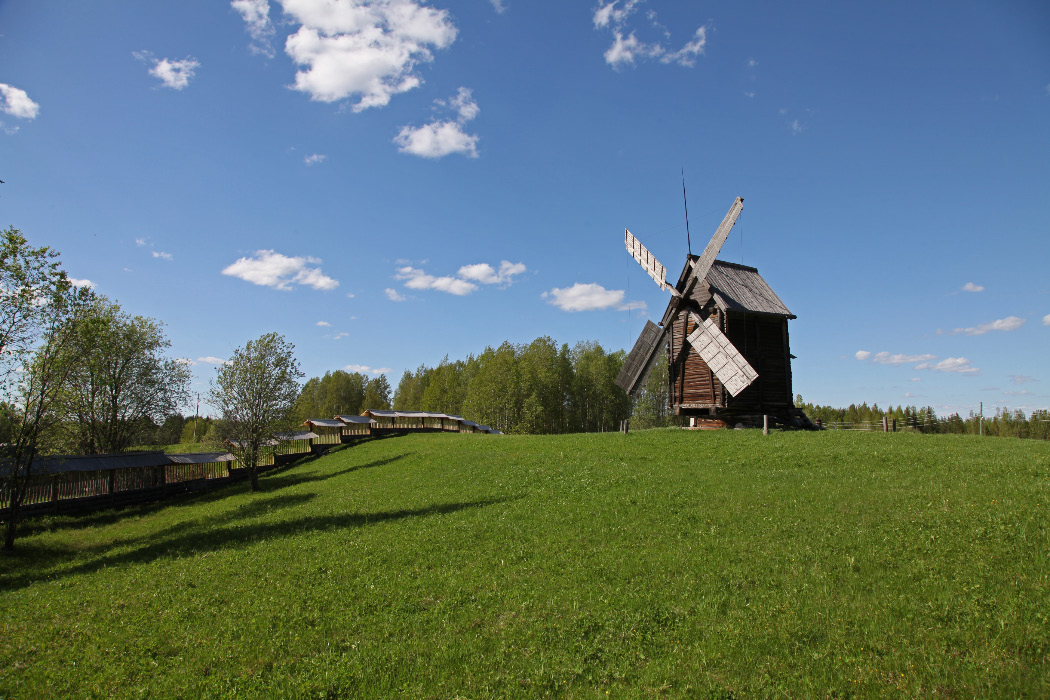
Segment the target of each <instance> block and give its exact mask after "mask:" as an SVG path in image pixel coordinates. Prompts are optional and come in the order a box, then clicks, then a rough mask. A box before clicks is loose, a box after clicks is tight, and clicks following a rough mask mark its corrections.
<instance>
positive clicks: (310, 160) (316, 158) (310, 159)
mask: <svg viewBox="0 0 1050 700" xmlns="http://www.w3.org/2000/svg"><path fill="white" fill-rule="evenodd" d="M326 160H328V156H326V155H324V154H321V153H314V154H312V155H308V156H306V157H305V158H303V162H304V163H306V164H307V165H317V164H318V163H323V162H325V161H326Z"/></svg>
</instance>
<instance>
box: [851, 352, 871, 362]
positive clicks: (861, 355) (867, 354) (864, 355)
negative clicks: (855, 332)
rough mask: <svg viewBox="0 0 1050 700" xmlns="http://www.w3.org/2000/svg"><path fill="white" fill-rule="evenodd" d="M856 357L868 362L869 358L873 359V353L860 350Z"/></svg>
mask: <svg viewBox="0 0 1050 700" xmlns="http://www.w3.org/2000/svg"><path fill="white" fill-rule="evenodd" d="M854 357H856V358H857V359H858V360H862V361H863V360H866V359H868V358H869V357H871V353H870V352H869V351H867V350H858V351H857V352H856V354H855V355H854Z"/></svg>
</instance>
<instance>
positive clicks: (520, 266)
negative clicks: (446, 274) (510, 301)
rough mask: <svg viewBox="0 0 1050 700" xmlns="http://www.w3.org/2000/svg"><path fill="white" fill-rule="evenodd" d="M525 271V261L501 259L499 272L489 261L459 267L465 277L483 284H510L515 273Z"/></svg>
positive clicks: (460, 274)
mask: <svg viewBox="0 0 1050 700" xmlns="http://www.w3.org/2000/svg"><path fill="white" fill-rule="evenodd" d="M523 272H525V264H524V263H512V262H510V261H509V260H502V261H500V264H499V271H498V272H497V271H496V269H495V268H493V267H492V265H489V264H488V263H477V264H475V265H464V266H463V267H461V268H459V273H458V274H459V276H460V277H462V278H463V279H468V280H474V281H475V282H481V283H482V284H510V282H511V279H512V278H513V277H514V275H520V274H521V273H523Z"/></svg>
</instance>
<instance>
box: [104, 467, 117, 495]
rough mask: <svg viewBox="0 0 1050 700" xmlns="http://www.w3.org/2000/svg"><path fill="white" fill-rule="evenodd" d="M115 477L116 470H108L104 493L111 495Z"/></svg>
mask: <svg viewBox="0 0 1050 700" xmlns="http://www.w3.org/2000/svg"><path fill="white" fill-rule="evenodd" d="M115 475H116V470H114V469H110V470H109V474H108V475H107V476H108V477H109V478H108V479H107V481H108V482H109V483H107V484H106V487H107V489H106V493H113V480H114V477H115Z"/></svg>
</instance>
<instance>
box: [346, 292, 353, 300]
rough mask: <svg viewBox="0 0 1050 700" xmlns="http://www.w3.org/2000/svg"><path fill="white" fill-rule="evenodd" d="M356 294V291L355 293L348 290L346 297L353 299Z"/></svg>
mask: <svg viewBox="0 0 1050 700" xmlns="http://www.w3.org/2000/svg"><path fill="white" fill-rule="evenodd" d="M354 296H355V295H354V293H353V292H347V293H346V298H347V299H353V298H354Z"/></svg>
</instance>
